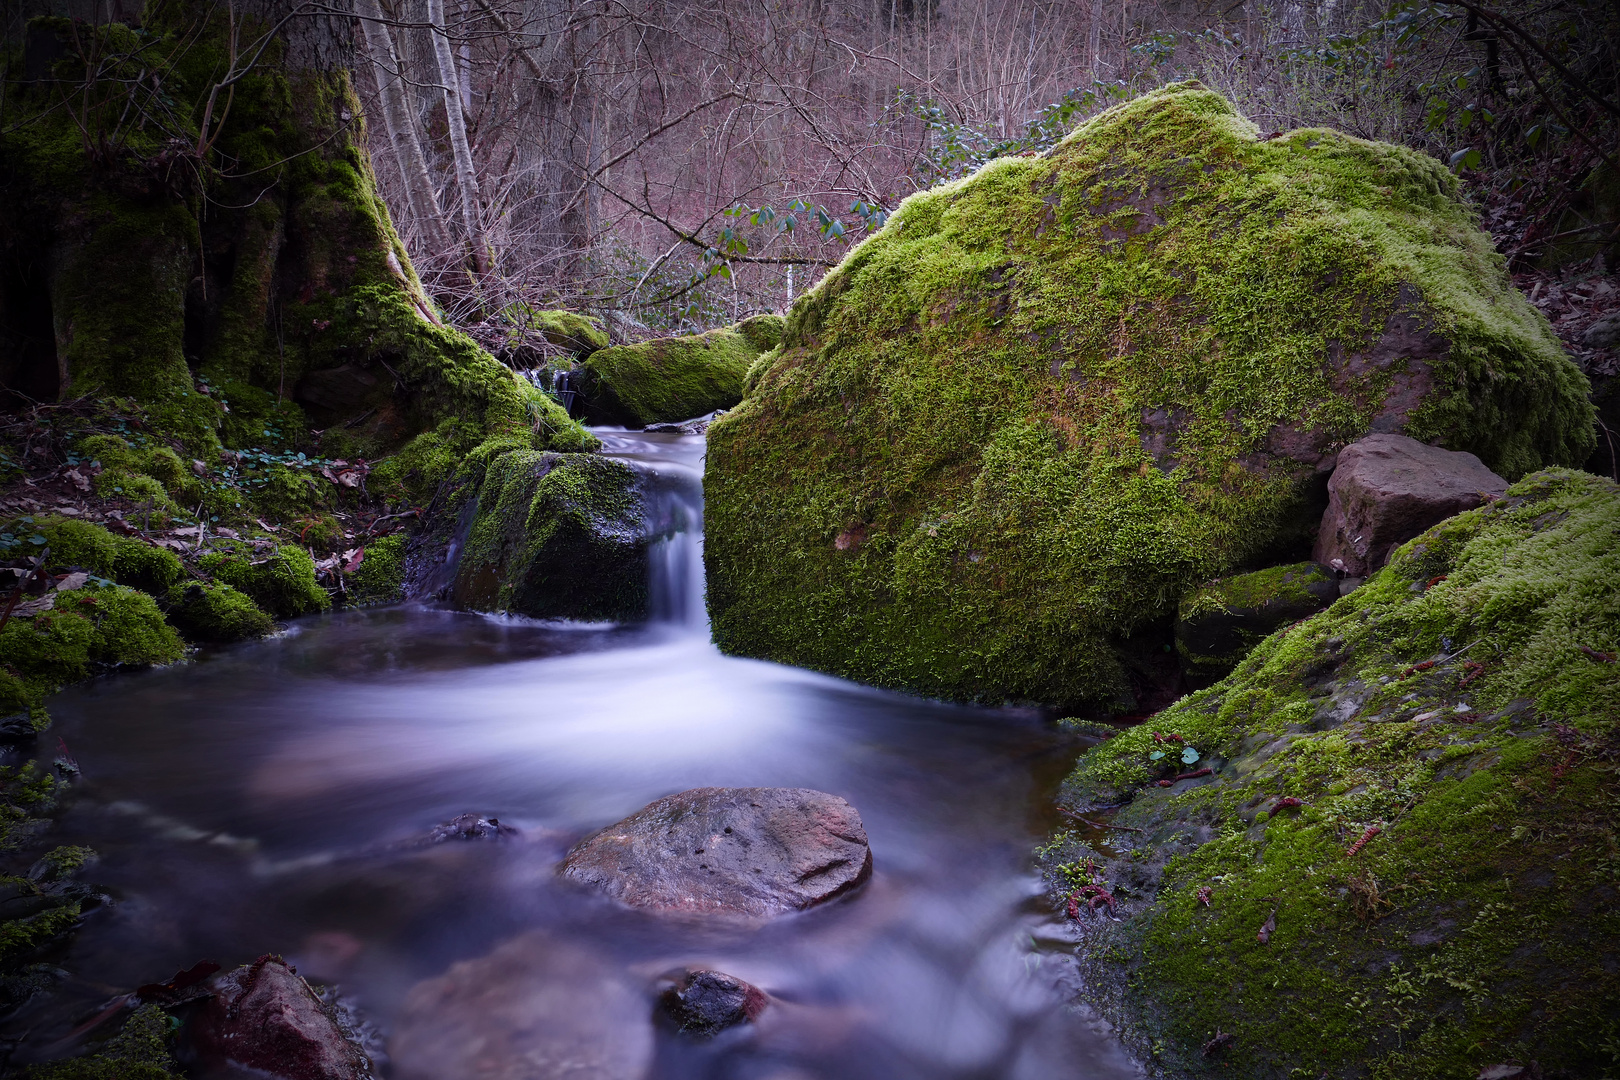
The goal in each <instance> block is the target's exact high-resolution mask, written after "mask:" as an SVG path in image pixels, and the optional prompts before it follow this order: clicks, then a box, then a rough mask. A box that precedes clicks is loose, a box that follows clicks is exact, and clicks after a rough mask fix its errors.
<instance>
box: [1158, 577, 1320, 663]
mask: <svg viewBox="0 0 1620 1080" xmlns="http://www.w3.org/2000/svg"><path fill="white" fill-rule="evenodd" d="M1338 595H1339V583H1338V581H1337V580H1336V579H1335V578H1334V576H1333V574H1332V572H1331V571H1329V570H1328V569H1327V567H1325V566H1321V565H1319V564H1317V563H1312V562H1305V563H1294V564H1292V565H1289V566H1273V567H1268V568H1267V569H1265V570H1256V571H1254V572H1253V573H1248V574H1236V575H1234V576H1232V577H1228V578H1221V579H1220V580H1218V581H1212V582H1210V583H1209V584H1207V585H1203V586H1201V587H1199V588H1197V589H1195V590H1193V591H1192V592H1191V593H1189V594H1188V595H1186V596H1184V597H1182V600H1181V604H1180V605H1179V607H1178V610H1177V613H1176V651H1177V652H1178V653H1179V654H1180V656H1181V661H1182V667H1183V670H1185V671H1186V672H1187V673H1188V674H1189V675H1192V676H1194V677H1201V678H1203V679H1204V680H1205V683H1207V682H1208V681H1212V680H1213V679H1215V678H1219V677H1220V676H1222V675H1225V674H1226V673H1227V672H1229V671H1231V670H1232V669H1233V668H1234V667H1236V666H1237V663H1238V661H1239V660H1241V659H1243V657H1244V656H1246V655H1248V653H1249V651H1250V650H1251V649H1253V648H1254V647H1255V646H1256V645H1257V644H1259V643H1260V641H1261V639H1263V638H1264V637H1266V635H1268V634H1270V633H1271V632H1272V631H1273V630H1276V629H1277V628H1278V627H1280V626H1284V625H1286V624H1288V623H1291V622H1296V621H1298V620H1300V619H1303V618H1306V617H1307V616H1310V615H1314V614H1315V613H1316V612H1318V611H1320V610H1321V609H1323V608H1325V607H1327V606H1328V604H1330V603H1332V602H1333V601H1334V600H1335V599H1336V598H1337V597H1338ZM1196 685H1202V684H1196Z"/></svg>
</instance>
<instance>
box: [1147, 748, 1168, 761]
mask: <svg viewBox="0 0 1620 1080" xmlns="http://www.w3.org/2000/svg"><path fill="white" fill-rule="evenodd" d="M1162 757H1164V751H1163V750H1155V751H1153V753H1151V754H1149V755H1148V760H1149V761H1158V760H1159V759H1160V758H1162Z"/></svg>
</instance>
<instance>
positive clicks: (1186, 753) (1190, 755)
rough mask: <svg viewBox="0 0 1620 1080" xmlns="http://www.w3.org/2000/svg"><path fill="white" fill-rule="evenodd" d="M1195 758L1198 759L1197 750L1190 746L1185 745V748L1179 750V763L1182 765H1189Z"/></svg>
mask: <svg viewBox="0 0 1620 1080" xmlns="http://www.w3.org/2000/svg"><path fill="white" fill-rule="evenodd" d="M1197 760H1198V751H1196V750H1194V749H1193V748H1192V747H1190V746H1189V747H1187V749H1185V750H1183V751H1182V752H1181V763H1182V764H1183V765H1191V764H1193V763H1195V762H1196V761H1197Z"/></svg>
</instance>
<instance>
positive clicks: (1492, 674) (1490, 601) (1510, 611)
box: [1046, 470, 1620, 1080]
mask: <svg viewBox="0 0 1620 1080" xmlns="http://www.w3.org/2000/svg"><path fill="white" fill-rule="evenodd" d="M1617 529H1620V486H1617V485H1615V484H1614V483H1613V482H1611V481H1608V480H1603V479H1599V478H1597V477H1592V476H1588V475H1585V474H1581V473H1573V472H1568V471H1563V470H1552V471H1548V472H1543V473H1538V474H1535V475H1532V476H1530V477H1527V478H1525V479H1524V480H1522V481H1521V482H1520V483H1518V484H1517V485H1515V486H1514V487H1512V488H1511V489H1509V491H1508V493H1507V495H1506V496H1505V497H1504V498H1502V499H1500V500H1498V501H1496V502H1494V503H1492V504H1490V505H1488V506H1486V507H1482V508H1481V509H1479V510H1475V511H1470V512H1468V513H1465V514H1461V515H1459V516H1457V517H1455V518H1452V519H1450V520H1449V521H1446V522H1444V523H1442V524H1441V525H1438V526H1436V527H1435V528H1434V529H1431V530H1430V531H1429V532H1428V533H1425V534H1424V535H1422V536H1420V537H1418V538H1417V539H1416V540H1413V541H1412V542H1410V543H1408V544H1407V545H1405V546H1404V547H1402V548H1401V549H1399V550H1398V551H1397V552H1396V553H1395V556H1394V557H1393V559H1392V560H1391V563H1390V565H1389V566H1388V567H1386V568H1385V569H1384V570H1383V571H1381V572H1380V573H1379V574H1378V575H1376V576H1375V577H1373V578H1372V579H1370V580H1369V581H1368V583H1367V584H1366V585H1365V586H1363V587H1362V588H1361V589H1359V590H1357V591H1356V592H1354V593H1351V594H1350V595H1349V596H1347V597H1344V598H1343V599H1341V600H1339V601H1338V602H1337V603H1335V604H1334V605H1333V607H1331V608H1330V609H1329V610H1328V611H1326V612H1324V613H1322V614H1320V615H1318V616H1316V617H1315V618H1313V619H1311V620H1309V621H1308V622H1305V623H1303V624H1300V625H1298V626H1295V627H1293V628H1291V629H1288V630H1286V631H1282V632H1279V633H1277V634H1275V635H1273V636H1272V637H1270V638H1268V639H1266V641H1265V642H1264V643H1262V644H1261V645H1260V647H1259V648H1258V649H1256V650H1255V652H1254V653H1253V654H1252V655H1251V656H1249V657H1248V658H1247V659H1246V660H1245V661H1244V662H1243V663H1242V665H1241V666H1240V667H1239V668H1238V669H1237V670H1236V671H1235V672H1234V673H1233V674H1232V675H1231V676H1230V677H1228V678H1227V679H1226V680H1224V681H1223V682H1221V683H1219V684H1217V685H1216V686H1214V687H1212V688H1211V689H1209V690H1206V691H1203V692H1201V693H1198V694H1195V695H1192V696H1190V697H1188V698H1186V699H1184V700H1183V701H1181V702H1179V703H1177V704H1176V705H1175V706H1173V707H1172V708H1170V709H1167V710H1165V711H1164V712H1162V713H1160V714H1159V715H1157V716H1155V717H1154V718H1153V719H1152V720H1150V721H1148V722H1147V723H1144V724H1143V725H1141V726H1140V727H1136V728H1133V729H1131V730H1129V731H1127V732H1125V733H1123V734H1121V735H1119V736H1117V737H1116V738H1114V739H1112V740H1110V741H1108V742H1106V743H1104V744H1103V745H1101V746H1099V747H1097V748H1095V749H1093V750H1090V751H1088V752H1087V753H1086V755H1085V756H1084V757H1083V758H1082V759H1081V761H1080V763H1079V765H1078V767H1077V768H1076V770H1075V772H1074V774H1073V775H1072V776H1071V777H1070V778H1069V780H1068V782H1067V783H1066V785H1065V800H1066V801H1067V802H1069V803H1070V804H1071V805H1074V806H1079V807H1082V808H1089V807H1095V806H1100V805H1104V804H1109V803H1116V802H1118V801H1120V800H1122V799H1128V800H1129V804H1128V805H1127V806H1126V807H1125V808H1124V809H1123V810H1121V811H1119V813H1118V814H1117V816H1116V817H1115V818H1114V819H1113V823H1114V824H1117V825H1122V826H1128V827H1130V828H1133V829H1137V830H1141V831H1140V832H1126V831H1123V830H1121V831H1113V832H1110V833H1109V834H1108V842H1109V845H1110V848H1109V850H1108V851H1103V850H1100V849H1098V848H1097V847H1096V846H1095V845H1093V844H1090V843H1088V842H1085V841H1083V840H1081V839H1080V838H1078V837H1076V836H1074V835H1072V834H1062V835H1060V836H1058V837H1057V838H1055V843H1054V844H1053V845H1052V846H1051V847H1050V848H1048V849H1046V854H1047V856H1048V858H1049V860H1050V864H1049V866H1050V869H1051V871H1052V873H1053V876H1054V878H1055V879H1056V884H1057V885H1058V887H1059V889H1060V892H1061V893H1063V894H1067V893H1069V891H1070V890H1072V889H1076V888H1080V887H1082V886H1083V885H1084V884H1086V883H1098V884H1102V885H1104V886H1105V887H1106V888H1108V889H1110V890H1111V891H1112V893H1113V894H1114V895H1115V897H1116V898H1118V899H1120V900H1121V901H1123V904H1124V907H1123V914H1124V916H1125V918H1124V920H1123V921H1122V922H1119V923H1113V922H1105V921H1102V920H1089V919H1087V918H1086V916H1085V915H1084V914H1082V916H1081V917H1082V919H1083V920H1085V921H1086V925H1087V927H1088V928H1089V929H1088V931H1087V933H1086V940H1085V943H1084V945H1083V946H1082V948H1081V955H1082V959H1083V961H1084V963H1085V966H1086V968H1087V970H1088V985H1089V986H1090V987H1091V988H1092V990H1093V991H1094V992H1095V993H1096V995H1097V997H1098V999H1099V1002H1100V1004H1101V1005H1102V1006H1103V1008H1104V1010H1105V1011H1106V1012H1108V1013H1109V1014H1110V1015H1112V1016H1113V1017H1114V1018H1115V1019H1117V1020H1120V1021H1121V1022H1123V1023H1124V1024H1125V1025H1126V1030H1127V1032H1128V1033H1129V1036H1130V1038H1131V1039H1132V1041H1133V1042H1134V1043H1135V1045H1136V1047H1137V1048H1138V1049H1139V1050H1140V1051H1142V1052H1143V1053H1144V1055H1147V1056H1150V1057H1152V1058H1153V1059H1154V1060H1155V1062H1156V1063H1157V1064H1158V1065H1159V1066H1161V1067H1162V1068H1164V1069H1165V1070H1166V1073H1167V1075H1173V1076H1183V1075H1204V1074H1206V1073H1208V1072H1210V1071H1211V1070H1212V1069H1218V1071H1219V1072H1220V1074H1221V1075H1223V1076H1253V1077H1268V1078H1269V1077H1285V1076H1301V1075H1309V1076H1317V1075H1319V1074H1321V1073H1323V1072H1326V1073H1327V1074H1329V1075H1333V1076H1339V1075H1356V1076H1365V1077H1369V1078H1388V1080H1395V1078H1411V1080H1429V1078H1433V1080H1440V1078H1442V1077H1447V1078H1449V1077H1461V1076H1475V1075H1478V1074H1479V1072H1480V1070H1481V1069H1482V1068H1483V1067H1484V1066H1487V1065H1492V1064H1496V1063H1500V1062H1504V1061H1510V1060H1517V1061H1519V1062H1526V1061H1530V1060H1534V1061H1537V1062H1539V1064H1540V1066H1541V1069H1542V1070H1543V1071H1544V1073H1545V1075H1548V1076H1561V1075H1562V1076H1603V1075H1610V1074H1611V1073H1612V1071H1613V1069H1614V1068H1615V1065H1616V1057H1615V1046H1616V1045H1617V1044H1616V1038H1617V1036H1620V1028H1617V1025H1616V1020H1615V1018H1616V1016H1620V1009H1617V1005H1620V974H1617V967H1616V965H1615V962H1614V959H1615V953H1614V942H1615V941H1616V940H1620V906H1617V905H1616V903H1615V900H1616V898H1617V897H1620V833H1617V832H1616V829H1615V823H1614V816H1613V812H1612V807H1613V805H1614V800H1615V798H1616V796H1617V795H1620V784H1617V780H1616V773H1615V770H1614V768H1613V764H1612V762H1613V758H1614V756H1615V755H1616V754H1617V753H1620V664H1617V663H1615V662H1614V661H1613V660H1612V659H1610V658H1612V657H1613V656H1614V655H1615V654H1616V653H1617V652H1620V550H1617V548H1616V547H1615V545H1614V543H1613V538H1614V536H1615V535H1616V530H1617ZM1437 578H1438V579H1440V580H1438V581H1437V580H1436V579H1437ZM1171 736H1175V737H1176V738H1170V737H1171ZM1187 748H1192V751H1193V754H1194V755H1195V756H1196V757H1197V760H1196V762H1194V763H1193V764H1192V765H1190V766H1189V765H1184V764H1182V761H1183V758H1182V755H1183V754H1184V753H1186V752H1187ZM1166 751H1169V753H1166ZM1153 755H1159V756H1158V757H1157V758H1155V757H1154V756H1153ZM1196 766H1204V767H1209V768H1211V769H1212V770H1213V772H1212V774H1211V775H1209V776H1205V777H1196V778H1192V779H1187V780H1180V781H1177V780H1175V776H1177V775H1180V774H1182V773H1183V772H1184V771H1192V770H1193V768H1194V767H1196ZM1161 777H1163V778H1165V779H1169V780H1170V781H1171V783H1170V784H1169V786H1165V787H1160V786H1158V783H1157V781H1158V780H1159V779H1160V778H1161ZM1284 799H1297V800H1298V801H1299V804H1298V805H1289V804H1286V803H1284V802H1283V800H1284ZM1374 828H1376V829H1378V830H1379V831H1378V832H1376V833H1373V832H1371V831H1370V830H1372V829H1374ZM1363 837H1366V838H1367V840H1366V843H1365V845H1361V846H1359V847H1358V841H1359V840H1360V839H1362V838H1363ZM1353 848H1355V849H1357V850H1356V851H1355V853H1354V854H1351V851H1352V849H1353ZM1200 890H1207V892H1204V893H1203V896H1204V897H1205V898H1207V900H1208V903H1207V904H1206V903H1204V902H1203V901H1202V900H1201V899H1200ZM1272 920H1274V922H1273V926H1274V930H1273V932H1272V934H1271V936H1270V939H1269V941H1266V942H1263V941H1260V940H1258V935H1259V932H1260V931H1261V929H1262V927H1264V926H1265V925H1266V924H1267V923H1268V921H1272ZM1217 1030H1220V1031H1224V1032H1229V1033H1232V1034H1234V1035H1235V1036H1236V1038H1235V1041H1234V1042H1233V1044H1232V1046H1231V1048H1230V1049H1229V1050H1228V1051H1227V1052H1226V1053H1225V1054H1224V1056H1220V1057H1215V1058H1213V1059H1210V1058H1205V1057H1204V1056H1203V1055H1202V1053H1201V1050H1200V1047H1201V1046H1202V1045H1203V1044H1204V1043H1205V1042H1207V1041H1208V1040H1210V1039H1212V1038H1213V1037H1214V1035H1215V1033H1216V1031H1217Z"/></svg>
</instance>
